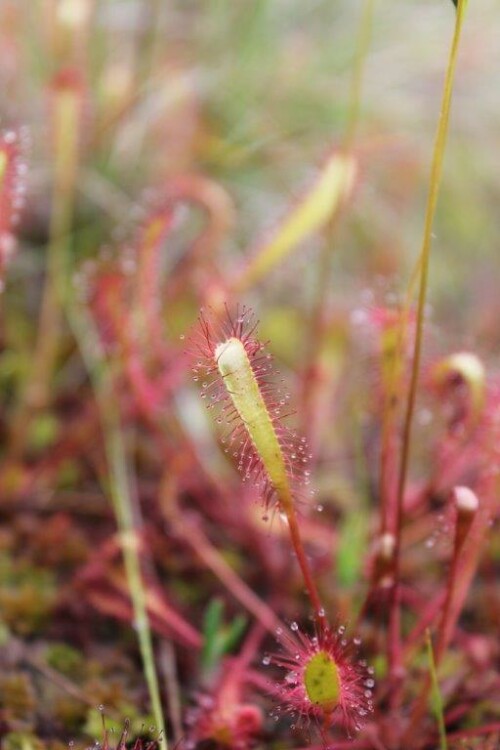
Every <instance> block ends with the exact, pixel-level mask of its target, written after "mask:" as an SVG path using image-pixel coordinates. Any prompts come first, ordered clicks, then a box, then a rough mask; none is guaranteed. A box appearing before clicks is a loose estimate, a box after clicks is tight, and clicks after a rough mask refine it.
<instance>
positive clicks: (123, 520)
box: [67, 304, 168, 750]
mask: <svg viewBox="0 0 500 750" xmlns="http://www.w3.org/2000/svg"><path fill="white" fill-rule="evenodd" d="M67 312H68V319H69V321H70V323H71V326H72V328H73V331H74V333H75V336H76V338H77V340H78V343H79V346H80V349H81V352H82V356H83V358H84V360H85V363H86V365H87V369H88V371H89V373H90V375H91V378H92V380H93V384H94V390H95V394H96V398H97V402H98V406H99V411H100V417H101V422H102V426H103V432H104V438H105V450H106V458H107V462H108V467H109V491H110V494H111V499H112V502H113V508H114V511H115V516H116V521H117V525H118V530H119V532H120V543H121V547H122V552H123V559H124V564H125V573H126V576H127V581H128V586H129V590H130V597H131V600H132V607H133V611H134V627H135V630H136V631H137V638H138V641H139V650H140V653H141V659H142V665H143V669H144V676H145V678H146V683H147V686H148V692H149V698H150V702H151V709H152V712H153V717H154V721H155V725H156V728H157V730H158V735H159V738H160V739H161V741H162V742H163V743H164V748H165V750H168V743H167V735H166V731H165V720H164V716H163V710H162V706H161V698H160V688H159V681H158V674H157V671H156V666H155V661H154V653H153V640H152V636H151V628H150V624H149V617H148V613H147V607H146V593H145V590H144V582H143V578H142V572H141V562H140V556H139V537H138V534H137V526H138V524H137V519H136V518H135V513H134V505H135V503H134V499H133V496H132V492H131V487H130V476H129V469H128V466H127V454H126V449H125V445H124V440H123V432H122V427H121V423H120V415H119V412H118V408H117V406H116V402H115V395H114V392H113V378H112V373H111V372H110V369H109V367H107V366H106V365H105V364H104V360H103V357H102V355H101V356H99V355H96V352H97V351H99V346H98V341H97V337H96V336H94V335H93V328H92V323H91V321H90V320H89V319H88V316H86V315H85V313H84V311H83V310H81V309H77V308H76V307H75V306H74V305H71V304H68V307H67ZM98 356H99V358H98Z"/></svg>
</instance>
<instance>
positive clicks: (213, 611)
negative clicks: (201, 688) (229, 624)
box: [201, 599, 224, 672]
mask: <svg viewBox="0 0 500 750" xmlns="http://www.w3.org/2000/svg"><path fill="white" fill-rule="evenodd" d="M223 612H224V604H223V602H222V600H221V599H211V600H210V603H209V605H208V607H207V609H206V611H205V615H204V617H203V648H202V651H201V667H202V670H203V672H210V671H211V670H212V669H213V668H214V666H215V665H216V663H217V661H218V659H219V657H220V648H219V642H218V641H219V631H220V630H221V626H222V615H223Z"/></svg>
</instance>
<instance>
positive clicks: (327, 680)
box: [304, 651, 340, 711]
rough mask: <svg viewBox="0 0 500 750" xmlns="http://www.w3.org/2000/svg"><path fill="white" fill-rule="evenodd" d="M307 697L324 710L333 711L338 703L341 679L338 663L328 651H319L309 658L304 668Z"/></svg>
mask: <svg viewBox="0 0 500 750" xmlns="http://www.w3.org/2000/svg"><path fill="white" fill-rule="evenodd" d="M304 685H305V688H306V693H307V697H308V698H309V700H310V701H311V703H314V704H315V705H317V706H320V708H322V709H323V710H324V711H331V710H332V709H333V708H334V707H335V706H336V705H337V703H338V700H339V695H340V680H339V673H338V669H337V665H336V664H335V662H334V660H333V659H332V658H331V656H329V655H328V654H327V653H326V651H318V653H317V654H314V656H313V657H312V658H311V659H309V661H308V663H307V664H306V667H305V670H304Z"/></svg>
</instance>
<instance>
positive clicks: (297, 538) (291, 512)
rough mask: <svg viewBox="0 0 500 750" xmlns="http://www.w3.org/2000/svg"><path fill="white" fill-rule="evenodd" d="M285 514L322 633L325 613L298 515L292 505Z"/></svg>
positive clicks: (317, 624)
mask: <svg viewBox="0 0 500 750" xmlns="http://www.w3.org/2000/svg"><path fill="white" fill-rule="evenodd" d="M285 512H286V517H287V520H288V527H289V530H290V539H291V542H292V545H293V548H294V550H295V554H296V556H297V561H298V563H299V566H300V569H301V571H302V576H303V578H304V583H305V586H306V590H307V593H308V596H309V599H310V600H311V604H312V606H313V610H314V619H315V622H316V626H317V628H318V631H319V632H321V631H322V630H323V628H324V627H325V612H324V609H323V606H322V604H321V599H320V597H319V594H318V589H317V587H316V583H315V581H314V578H313V576H312V573H311V568H310V566H309V563H308V561H307V557H306V553H305V550H304V545H303V544H302V537H301V534H300V529H299V524H298V521H297V514H296V512H295V508H294V507H293V505H291V504H290V505H287V506H286V507H285Z"/></svg>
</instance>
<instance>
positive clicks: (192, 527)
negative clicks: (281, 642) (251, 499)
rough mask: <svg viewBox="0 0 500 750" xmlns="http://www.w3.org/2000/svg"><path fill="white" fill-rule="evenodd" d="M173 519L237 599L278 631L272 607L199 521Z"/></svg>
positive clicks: (196, 552)
mask: <svg viewBox="0 0 500 750" xmlns="http://www.w3.org/2000/svg"><path fill="white" fill-rule="evenodd" d="M170 520H171V521H173V523H174V526H175V530H176V532H177V533H178V534H180V535H181V536H182V538H183V539H184V541H185V542H186V543H187V544H189V545H190V547H192V549H193V551H194V552H195V554H196V555H198V557H199V558H200V560H201V561H202V562H203V563H204V564H205V565H206V566H207V567H208V568H210V570H211V571H212V572H213V573H214V574H215V575H216V576H217V578H218V579H219V580H220V581H221V582H222V583H223V584H224V586H226V587H227V589H228V590H229V591H230V592H231V593H232V595H233V596H234V598H235V599H237V600H238V601H239V602H240V603H241V604H242V605H243V606H244V607H245V609H247V610H248V611H249V612H251V613H252V614H253V615H254V617H255V618H256V619H257V620H258V621H259V622H260V623H261V624H262V626H263V627H264V628H266V630H268V631H269V632H270V633H273V635H274V633H275V632H276V629H277V628H279V627H280V626H281V622H280V620H279V619H278V618H277V617H276V615H275V614H274V612H273V611H272V609H271V608H270V607H268V606H267V604H265V602H263V601H262V599H260V598H259V597H258V596H257V595H256V594H255V593H254V592H253V591H252V589H251V588H249V586H247V584H246V583H245V582H244V581H242V580H241V578H240V577H239V576H238V575H237V573H235V572H234V570H233V569H232V568H231V567H230V566H229V565H228V564H227V562H226V561H225V560H224V558H223V557H222V555H221V554H220V553H219V552H218V551H217V550H216V549H215V547H214V546H213V545H212V544H211V542H210V541H209V540H208V538H207V537H206V535H205V534H204V533H203V531H202V530H201V528H200V527H199V525H198V524H197V523H196V521H194V519H193V518H190V519H188V518H187V517H186V514H184V515H183V517H182V520H178V521H176V520H174V519H170Z"/></svg>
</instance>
